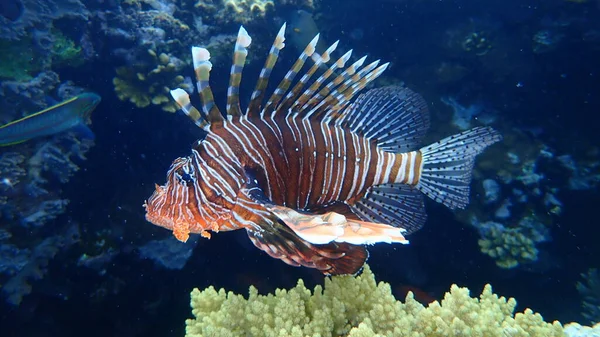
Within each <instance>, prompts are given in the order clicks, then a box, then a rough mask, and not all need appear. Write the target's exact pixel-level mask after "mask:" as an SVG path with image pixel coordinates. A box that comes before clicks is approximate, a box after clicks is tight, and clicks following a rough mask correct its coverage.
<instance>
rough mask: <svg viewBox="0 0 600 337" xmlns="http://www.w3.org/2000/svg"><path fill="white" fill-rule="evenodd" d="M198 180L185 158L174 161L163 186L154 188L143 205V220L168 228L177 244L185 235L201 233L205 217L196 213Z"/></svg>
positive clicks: (192, 166)
mask: <svg viewBox="0 0 600 337" xmlns="http://www.w3.org/2000/svg"><path fill="white" fill-rule="evenodd" d="M200 179H201V177H200V176H199V173H198V172H197V170H196V168H195V166H194V165H193V164H192V162H191V159H190V158H189V157H183V158H177V159H175V161H174V162H173V164H172V165H171V168H170V169H169V171H168V172H167V182H166V184H165V185H163V186H160V185H156V189H155V191H154V193H152V195H151V196H150V198H149V199H148V201H147V202H146V203H145V204H144V208H146V220H148V221H149V222H151V223H153V224H155V225H157V226H160V227H164V228H167V229H170V230H172V231H173V235H175V237H176V238H177V239H178V240H180V241H184V242H185V241H187V239H188V237H189V233H204V231H205V229H206V228H207V224H206V223H207V221H206V214H204V216H203V215H202V214H201V213H200V212H202V210H201V209H200V207H201V206H202V205H199V202H198V198H197V197H196V196H197V195H198V194H197V193H196V189H197V188H198V189H199V188H200V187H199V185H198V183H199V180H200Z"/></svg>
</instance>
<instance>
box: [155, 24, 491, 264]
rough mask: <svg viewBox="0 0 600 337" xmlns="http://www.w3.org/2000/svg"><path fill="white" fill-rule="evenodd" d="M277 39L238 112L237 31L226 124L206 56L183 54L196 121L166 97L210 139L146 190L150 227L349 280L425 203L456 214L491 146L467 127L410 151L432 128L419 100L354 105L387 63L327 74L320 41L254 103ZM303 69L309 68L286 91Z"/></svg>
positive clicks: (180, 100)
mask: <svg viewBox="0 0 600 337" xmlns="http://www.w3.org/2000/svg"><path fill="white" fill-rule="evenodd" d="M284 31H285V24H284V25H283V26H282V27H281V29H280V30H279V33H278V34H277V36H276V38H275V41H274V43H273V45H272V46H271V49H270V52H269V54H268V57H267V59H266V62H265V64H264V66H263V68H262V71H261V73H260V75H259V78H258V81H257V83H256V86H255V89H254V92H253V93H252V96H251V98H250V101H249V104H248V107H247V108H246V111H245V112H242V109H241V107H240V98H239V86H240V82H241V76H242V69H243V67H244V63H245V61H246V57H247V54H248V50H247V48H248V46H249V45H250V43H251V41H252V39H251V37H250V36H249V35H248V33H247V32H246V30H245V29H244V28H243V27H241V28H240V30H239V33H238V36H237V40H236V43H235V47H234V54H233V65H232V67H231V74H230V79H229V88H228V91H227V106H226V110H227V116H226V117H224V115H223V114H222V113H221V111H220V110H219V108H218V107H217V105H216V104H215V103H214V96H213V93H212V91H211V88H210V85H209V77H210V71H211V68H212V64H211V62H210V53H209V51H208V50H206V49H204V48H200V47H192V56H193V65H194V71H195V76H196V80H197V87H198V91H199V94H200V98H201V100H202V111H199V110H198V109H196V108H195V107H194V106H193V105H192V104H191V102H190V97H189V95H188V93H187V92H185V91H184V90H182V89H176V90H172V91H171V95H172V97H173V99H174V100H175V102H176V103H177V104H178V106H179V107H180V108H181V110H182V111H183V112H184V113H185V114H186V115H187V116H189V117H190V118H191V119H192V120H193V121H194V122H195V124H196V125H197V126H199V127H200V128H202V129H203V130H204V131H206V136H205V137H204V138H203V139H201V140H198V141H197V143H195V144H194V146H193V147H192V153H191V155H190V156H187V157H182V158H177V159H175V161H174V162H173V164H172V165H171V167H170V169H169V171H168V172H167V182H166V184H165V185H163V186H159V185H156V190H155V191H154V193H153V194H152V196H151V197H150V199H148V200H147V202H146V203H145V204H144V207H145V209H146V219H147V220H148V221H149V222H151V223H153V224H155V225H158V226H161V227H164V228H167V229H170V230H172V231H173V234H174V235H175V237H176V238H177V239H178V240H180V241H186V240H187V239H188V237H189V234H190V233H199V234H201V235H202V236H203V237H205V238H210V236H211V235H210V232H211V231H212V232H219V231H230V230H236V229H245V230H246V233H247V235H248V236H249V238H250V240H251V241H252V243H253V244H254V245H255V246H256V247H258V248H259V249H261V250H263V251H264V252H266V253H267V254H269V255H270V256H272V257H274V258H278V259H281V260H283V261H284V262H286V263H288V264H290V265H293V266H305V267H309V268H316V269H318V270H320V271H321V272H322V273H324V274H326V275H335V274H354V273H356V272H358V271H359V270H360V268H361V267H362V266H363V264H364V262H365V261H366V259H367V257H368V252H367V250H366V247H365V246H366V245H368V244H374V243H378V242H388V243H392V242H398V243H404V244H406V243H408V241H407V240H406V238H405V235H407V234H410V233H413V232H415V231H416V230H418V229H419V228H421V227H422V226H423V224H424V223H425V220H426V214H425V209H424V200H423V199H424V197H423V195H427V196H428V197H430V198H431V199H433V200H435V201H437V202H440V203H442V204H444V205H446V206H448V207H449V208H451V209H455V208H464V207H465V206H466V205H467V203H468V199H469V184H470V180H471V170H472V168H473V164H474V160H475V156H476V155H477V154H479V153H481V152H482V151H483V150H484V149H485V148H486V147H487V146H489V145H491V144H493V143H495V142H497V141H498V140H500V139H501V137H500V135H499V134H498V133H497V132H496V131H494V130H493V129H491V128H489V127H476V128H474V129H471V130H469V131H465V132H462V133H460V134H456V135H453V136H450V137H448V138H445V139H442V140H440V141H438V142H436V143H433V144H431V145H429V146H425V147H422V148H420V149H419V148H418V147H417V144H418V143H419V141H420V140H421V139H422V138H423V136H424V135H425V132H426V130H427V128H428V127H429V116H428V109H427V104H426V102H425V101H424V99H423V98H422V97H421V96H420V95H419V94H417V93H415V92H413V91H411V90H410V89H408V88H405V87H398V86H392V87H385V88H377V89H371V90H369V91H367V92H365V93H363V94H361V95H360V96H358V97H357V98H356V99H353V98H354V97H355V96H357V94H358V93H359V92H360V91H361V90H362V89H363V88H365V87H366V86H367V85H368V84H369V83H371V82H372V81H373V80H375V79H376V78H377V77H379V76H380V75H381V74H382V73H383V71H384V70H385V69H386V68H387V66H388V63H385V64H382V65H379V61H378V60H377V61H374V62H372V63H369V64H367V65H364V63H365V59H366V57H362V58H360V59H358V60H357V61H356V62H354V63H352V64H349V63H350V62H349V59H350V56H351V53H352V51H351V50H350V51H348V52H347V53H345V54H344V55H342V56H341V57H339V58H338V59H337V60H335V61H333V62H332V63H331V64H330V65H328V63H329V61H330V58H331V53H332V52H333V51H334V50H335V49H336V47H337V45H338V42H335V43H334V44H333V45H331V46H330V47H329V48H328V49H327V50H325V51H324V52H323V53H322V54H321V55H319V54H318V53H316V52H315V47H316V45H317V41H318V39H319V35H317V36H316V37H315V38H314V39H313V40H312V41H311V42H310V43H309V44H308V45H307V46H306V48H305V49H304V50H303V52H302V53H301V54H300V56H299V57H298V59H297V60H296V61H295V63H294V64H293V66H292V67H291V69H290V70H289V71H288V72H287V74H286V75H285V77H284V78H283V79H282V80H281V82H280V83H279V85H278V86H277V88H276V89H275V90H274V92H273V93H272V95H271V96H270V98H268V99H267V100H266V104H263V101H264V98H265V91H266V88H267V84H268V81H269V76H270V74H271V72H272V69H273V67H274V65H275V63H276V60H277V58H278V56H279V52H280V50H281V49H282V48H283V47H284V41H285V37H284ZM309 58H310V59H311V60H312V66H311V67H310V68H309V69H308V70H306V72H305V73H303V74H302V76H301V78H300V79H299V80H297V81H295V82H294V78H295V77H296V76H297V75H298V74H299V73H300V71H301V69H302V67H303V65H304V63H305V62H306V61H307V59H309ZM347 63H348V64H349V65H348V66H346V64H347ZM317 76H318V77H317ZM314 77H317V78H316V79H314V80H312V81H311V78H314ZM292 85H293V86H292ZM290 88H291V89H290Z"/></svg>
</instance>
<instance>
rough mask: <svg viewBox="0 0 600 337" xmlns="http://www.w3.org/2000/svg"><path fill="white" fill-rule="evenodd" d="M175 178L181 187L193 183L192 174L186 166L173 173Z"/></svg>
mask: <svg viewBox="0 0 600 337" xmlns="http://www.w3.org/2000/svg"><path fill="white" fill-rule="evenodd" d="M175 176H176V177H177V180H178V181H179V183H181V184H182V185H185V186H188V185H189V184H191V183H193V182H194V180H195V179H194V173H193V172H190V171H189V170H188V167H187V166H184V167H181V168H179V169H177V171H175Z"/></svg>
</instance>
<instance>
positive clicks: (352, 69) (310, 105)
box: [303, 56, 367, 115]
mask: <svg viewBox="0 0 600 337" xmlns="http://www.w3.org/2000/svg"><path fill="white" fill-rule="evenodd" d="M366 59H367V56H363V57H361V58H360V59H358V60H357V61H356V62H354V63H353V64H351V65H350V66H349V67H348V68H346V69H345V70H344V71H343V72H342V73H341V74H339V75H338V76H337V77H336V78H334V79H333V80H332V81H331V82H329V83H328V84H327V85H326V86H325V87H324V88H322V89H321V90H320V91H319V92H318V93H316V94H315V95H314V96H313V97H312V98H311V99H310V100H309V101H308V102H307V103H306V104H305V105H304V108H303V109H306V110H309V111H310V112H309V115H312V114H313V113H314V112H315V111H316V110H315V109H314V107H315V105H317V104H319V103H320V102H323V99H324V98H325V97H327V95H329V93H330V92H331V91H332V89H333V88H335V87H336V86H337V85H339V84H340V83H342V82H344V81H345V80H346V79H348V78H349V77H350V76H352V75H354V74H355V73H356V69H358V68H360V67H361V66H362V64H363V63H364V62H365V60H366Z"/></svg>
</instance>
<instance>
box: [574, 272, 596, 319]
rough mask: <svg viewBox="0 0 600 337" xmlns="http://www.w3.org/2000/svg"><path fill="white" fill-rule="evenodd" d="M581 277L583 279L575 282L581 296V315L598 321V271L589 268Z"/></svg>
mask: <svg viewBox="0 0 600 337" xmlns="http://www.w3.org/2000/svg"><path fill="white" fill-rule="evenodd" d="M581 277H582V278H583V281H579V282H577V291H579V294H580V295H581V296H582V297H583V305H582V306H583V317H585V318H586V319H588V320H590V322H592V323H600V272H599V271H598V269H596V268H591V269H590V270H588V271H587V273H585V274H581Z"/></svg>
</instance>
